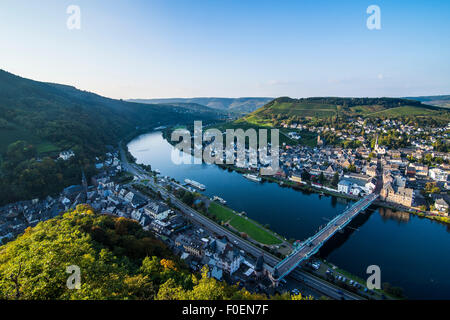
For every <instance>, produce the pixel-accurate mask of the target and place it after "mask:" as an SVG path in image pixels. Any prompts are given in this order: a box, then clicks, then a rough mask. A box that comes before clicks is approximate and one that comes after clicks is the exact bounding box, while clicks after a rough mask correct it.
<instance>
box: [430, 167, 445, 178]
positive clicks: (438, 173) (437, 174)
mask: <svg viewBox="0 0 450 320" xmlns="http://www.w3.org/2000/svg"><path fill="white" fill-rule="evenodd" d="M428 175H429V176H430V178H431V179H433V180H434V181H447V177H448V173H447V172H446V171H444V170H442V169H440V168H433V169H430V170H428Z"/></svg>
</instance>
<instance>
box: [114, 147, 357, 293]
mask: <svg viewBox="0 0 450 320" xmlns="http://www.w3.org/2000/svg"><path fill="white" fill-rule="evenodd" d="M120 153H121V160H122V167H123V169H124V170H126V171H128V172H130V173H132V174H134V175H135V176H137V177H138V178H140V179H145V180H148V181H149V182H148V186H149V187H151V188H152V189H153V190H154V191H155V192H158V191H159V192H160V193H161V196H162V197H163V198H164V199H167V198H170V201H171V203H172V204H173V205H174V206H175V207H177V208H178V209H179V210H180V211H181V212H183V213H184V214H185V215H186V216H187V217H188V218H189V219H190V220H192V221H194V222H196V223H199V224H201V225H203V226H204V227H205V228H207V229H208V230H209V231H211V232H213V233H215V234H217V235H218V236H226V237H227V238H228V239H229V240H230V241H232V242H233V243H234V245H235V246H237V247H239V248H240V249H242V250H244V251H245V252H247V253H249V254H251V255H252V256H254V257H259V256H261V255H264V261H265V263H266V264H268V265H269V266H271V267H273V266H275V265H277V264H278V263H279V262H280V259H279V258H277V257H275V256H272V255H271V254H269V253H267V252H266V251H264V250H263V249H261V248H258V247H256V246H254V245H253V244H251V243H249V242H248V241H246V240H244V239H242V238H241V237H239V236H237V235H235V234H234V233H232V232H231V231H229V230H227V229H225V228H224V227H222V226H220V225H218V224H216V223H215V222H214V221H212V220H210V219H208V218H207V217H205V216H203V215H202V214H201V213H199V212H197V211H195V210H194V209H192V208H191V207H189V206H187V205H186V204H185V203H183V202H182V201H181V200H179V199H178V198H176V197H175V196H174V195H172V194H171V193H169V192H168V191H167V190H166V189H164V188H161V187H160V186H158V185H157V184H155V183H154V182H153V177H150V176H149V175H148V174H147V173H145V171H144V170H143V169H141V168H139V167H138V166H136V165H133V164H130V163H129V162H128V160H127V158H126V156H125V152H124V150H123V148H122V147H120ZM289 276H290V277H292V278H294V279H295V280H297V281H301V282H302V283H304V284H305V285H307V286H309V287H311V288H312V289H314V290H315V291H317V292H319V293H321V294H323V295H325V296H327V297H330V298H332V299H337V300H341V299H345V300H361V299H363V298H362V297H360V296H358V295H356V294H353V293H351V292H348V291H346V290H344V289H342V288H339V287H337V286H335V285H333V284H331V283H329V282H327V281H325V280H322V279H320V278H317V277H315V276H313V275H311V274H309V273H307V272H305V271H303V270H300V269H296V270H294V271H292V272H291V273H290V275H289Z"/></svg>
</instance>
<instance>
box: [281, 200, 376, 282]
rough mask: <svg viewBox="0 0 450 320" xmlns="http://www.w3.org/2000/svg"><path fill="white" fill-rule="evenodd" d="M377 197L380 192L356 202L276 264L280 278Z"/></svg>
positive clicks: (307, 257)
mask: <svg viewBox="0 0 450 320" xmlns="http://www.w3.org/2000/svg"><path fill="white" fill-rule="evenodd" d="M377 197H378V194H376V193H371V194H369V195H368V196H366V197H365V198H363V199H361V200H360V201H358V202H356V203H355V204H354V205H353V206H352V207H350V208H349V209H347V210H346V211H344V212H343V213H342V214H340V215H338V216H337V217H336V218H334V219H333V220H331V221H330V222H329V223H328V224H327V225H326V226H325V227H324V228H322V229H321V230H320V231H319V232H317V233H316V234H315V235H314V236H312V237H311V238H309V239H308V240H306V241H305V242H304V243H303V244H302V246H301V247H300V248H298V249H296V250H295V252H294V253H293V254H291V255H290V256H289V257H287V258H286V259H284V260H283V261H281V262H280V263H279V264H278V265H277V266H276V267H277V269H278V272H279V278H280V279H282V278H284V277H285V276H286V275H288V274H289V272H291V271H292V270H293V269H294V268H296V267H297V266H298V265H299V264H300V263H301V262H302V261H304V260H307V259H309V258H310V257H311V256H312V255H314V254H315V253H317V252H318V250H319V249H320V247H322V245H323V244H324V243H325V242H326V241H327V240H328V239H330V238H331V237H332V236H333V235H334V234H335V233H336V232H337V231H339V230H341V229H343V228H344V227H345V226H346V225H347V224H348V223H349V222H350V221H351V220H352V219H353V218H354V217H355V216H357V215H358V214H359V213H360V212H361V211H362V210H364V209H365V208H367V207H368V206H369V205H370V204H371V203H372V202H373V201H374V200H375V199H376V198H377Z"/></svg>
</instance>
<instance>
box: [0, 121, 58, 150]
mask: <svg viewBox="0 0 450 320" xmlns="http://www.w3.org/2000/svg"><path fill="white" fill-rule="evenodd" d="M17 140H24V141H27V142H29V143H31V144H33V145H34V146H35V147H36V150H37V152H38V154H39V155H45V154H48V153H53V152H58V151H60V149H59V148H58V147H57V146H55V145H54V144H52V143H50V142H48V141H43V140H42V139H40V138H38V137H36V136H35V135H32V134H31V133H30V132H28V131H27V130H24V129H21V128H19V127H14V128H8V129H6V128H1V129H0V153H5V152H6V149H7V148H8V145H10V144H11V143H13V142H15V141H17Z"/></svg>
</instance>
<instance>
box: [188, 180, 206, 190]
mask: <svg viewBox="0 0 450 320" xmlns="http://www.w3.org/2000/svg"><path fill="white" fill-rule="evenodd" d="M184 182H186V183H187V184H189V185H191V186H193V187H194V188H197V189H199V190H202V191H205V190H206V187H205V185H203V184H201V183H200V182H197V181H194V180H190V179H184Z"/></svg>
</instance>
